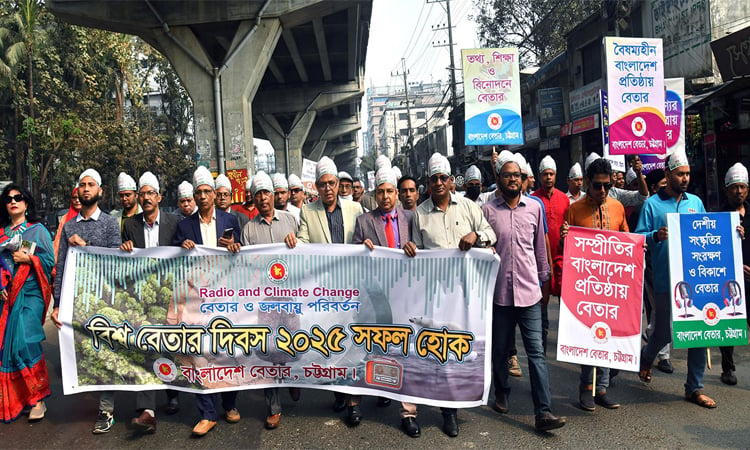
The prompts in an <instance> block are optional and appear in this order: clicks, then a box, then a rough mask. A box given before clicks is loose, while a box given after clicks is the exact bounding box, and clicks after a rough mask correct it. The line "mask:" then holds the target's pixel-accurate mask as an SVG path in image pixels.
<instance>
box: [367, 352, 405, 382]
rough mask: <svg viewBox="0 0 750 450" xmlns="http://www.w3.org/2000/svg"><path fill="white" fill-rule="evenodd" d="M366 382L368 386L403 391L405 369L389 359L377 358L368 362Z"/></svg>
mask: <svg viewBox="0 0 750 450" xmlns="http://www.w3.org/2000/svg"><path fill="white" fill-rule="evenodd" d="M365 370H366V373H365V375H366V376H365V381H366V382H367V384H372V385H375V386H382V387H386V388H391V389H401V381H402V379H403V375H404V368H403V366H402V365H401V364H399V363H398V362H396V361H395V360H393V359H389V358H377V359H372V360H370V361H367V366H366V369H365Z"/></svg>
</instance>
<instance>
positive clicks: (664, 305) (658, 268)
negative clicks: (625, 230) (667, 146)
mask: <svg viewBox="0 0 750 450" xmlns="http://www.w3.org/2000/svg"><path fill="white" fill-rule="evenodd" d="M666 178H667V186H666V187H665V188H663V189H661V190H660V191H659V192H658V193H657V194H656V195H654V196H652V197H649V199H648V200H646V203H645V204H644V205H643V210H642V211H641V216H640V218H639V219H638V227H637V228H636V230H635V232H636V233H640V234H643V235H645V236H646V244H647V245H648V249H649V252H651V263H652V265H653V267H654V327H653V333H652V334H651V336H650V337H649V339H648V343H647V344H646V346H645V347H643V349H642V350H641V367H640V372H639V374H638V376H639V378H640V379H641V381H642V382H644V383H650V382H651V376H652V365H653V363H654V359H655V358H656V354H657V353H658V352H659V350H661V348H662V347H664V345H665V344H668V343H669V342H671V341H672V330H671V328H672V327H671V320H670V319H671V317H672V311H671V306H670V305H671V301H670V296H669V290H670V288H671V286H670V283H669V279H670V277H669V247H668V244H667V242H666V241H667V239H668V238H669V234H668V230H667V222H666V220H667V219H666V214H667V213H675V212H676V213H704V212H706V209H705V208H704V206H703V202H702V201H701V200H700V199H699V198H698V197H696V196H695V195H692V194H688V193H687V188H688V184H689V183H690V165H689V163H688V159H687V155H685V151H684V150H677V151H675V152H674V153H672V154H671V155H669V157H668V158H667V170H666ZM740 234H741V235H743V237H744V231H743V232H741V233H740ZM706 360H707V358H706V349H705V348H689V349H688V360H687V366H688V367H687V380H686V382H685V399H686V400H688V401H690V402H692V403H695V404H696V405H699V406H702V407H704V408H716V402H715V401H714V400H712V399H711V398H710V397H709V396H707V395H706V394H704V393H703V391H702V388H703V375H704V372H705V370H706Z"/></svg>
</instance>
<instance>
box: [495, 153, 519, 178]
mask: <svg viewBox="0 0 750 450" xmlns="http://www.w3.org/2000/svg"><path fill="white" fill-rule="evenodd" d="M515 160H516V158H515V156H513V153H511V152H509V151H508V150H503V151H501V152H500V154H499V155H497V159H496V160H495V172H496V173H500V170H502V168H503V166H504V165H505V164H507V163H509V162H515Z"/></svg>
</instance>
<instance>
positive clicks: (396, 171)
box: [391, 166, 402, 180]
mask: <svg viewBox="0 0 750 450" xmlns="http://www.w3.org/2000/svg"><path fill="white" fill-rule="evenodd" d="M391 168H392V169H393V174H394V175H396V180H400V179H401V176H402V175H401V169H399V168H398V166H393V167H391Z"/></svg>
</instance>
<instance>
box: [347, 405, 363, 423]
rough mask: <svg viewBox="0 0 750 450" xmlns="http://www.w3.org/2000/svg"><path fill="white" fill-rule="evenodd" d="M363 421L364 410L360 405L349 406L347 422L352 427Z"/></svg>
mask: <svg viewBox="0 0 750 450" xmlns="http://www.w3.org/2000/svg"><path fill="white" fill-rule="evenodd" d="M360 423H362V411H360V410H359V406H357V405H354V406H350V407H349V415H348V416H346V424H347V425H349V426H350V427H356V426H357V425H359V424H360Z"/></svg>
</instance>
